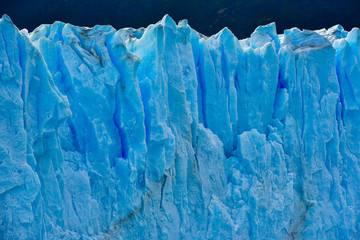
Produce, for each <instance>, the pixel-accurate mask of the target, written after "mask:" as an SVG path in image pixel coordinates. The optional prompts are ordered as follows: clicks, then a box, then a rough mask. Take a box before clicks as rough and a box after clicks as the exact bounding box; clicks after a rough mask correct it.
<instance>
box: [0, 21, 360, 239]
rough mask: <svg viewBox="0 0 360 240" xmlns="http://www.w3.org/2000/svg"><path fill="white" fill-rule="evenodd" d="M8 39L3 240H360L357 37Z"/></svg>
mask: <svg viewBox="0 0 360 240" xmlns="http://www.w3.org/2000/svg"><path fill="white" fill-rule="evenodd" d="M0 33H1V35H0V84H1V86H0V106H1V107H0V111H1V114H0V239H360V169H359V163H360V31H359V29H358V28H353V29H352V30H351V31H349V32H348V31H345V30H344V29H343V28H342V27H341V26H340V25H336V26H334V27H332V28H329V29H321V30H316V31H310V30H300V29H298V28H292V29H289V30H285V31H284V33H283V34H277V31H276V26H275V24H274V23H271V24H268V25H265V26H259V27H258V28H257V29H256V30H255V31H254V33H253V34H252V35H251V36H250V37H249V38H247V39H243V40H239V39H237V38H236V37H235V36H234V35H233V33H232V32H231V31H230V30H229V29H227V28H224V29H223V30H221V31H220V32H219V33H217V34H215V35H213V36H211V37H207V36H204V35H202V34H201V33H198V32H197V31H195V30H194V29H192V28H191V27H190V26H189V25H188V23H187V21H186V20H182V21H180V22H179V23H178V24H176V23H175V22H174V20H173V19H171V18H170V17H169V16H168V15H166V16H164V18H163V19H162V20H161V21H159V22H158V23H156V24H152V25H150V26H148V27H147V28H139V29H133V28H124V29H120V30H116V29H114V28H113V27H111V26H95V27H93V28H88V27H77V26H73V25H71V24H65V23H62V22H55V23H53V24H47V25H41V26H39V27H38V28H36V29H35V30H34V31H33V32H30V33H29V32H28V31H27V30H26V29H23V30H21V31H20V30H19V29H18V28H17V27H16V26H15V25H14V24H13V23H12V21H11V19H10V18H9V17H8V16H7V15H4V16H3V17H2V18H1V20H0Z"/></svg>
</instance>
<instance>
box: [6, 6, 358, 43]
mask: <svg viewBox="0 0 360 240" xmlns="http://www.w3.org/2000/svg"><path fill="white" fill-rule="evenodd" d="M0 13H1V14H4V13H6V14H8V15H9V16H10V17H11V18H12V20H13V21H14V23H15V24H16V25H17V26H18V27H19V28H20V29H21V28H27V29H28V30H29V31H31V30H33V29H34V28H35V27H37V26H39V25H40V24H42V23H53V22H54V21H55V20H60V21H63V22H69V23H72V24H74V25H82V26H93V25H96V24H111V25H113V26H114V27H115V28H122V27H128V26H131V27H135V28H137V27H145V26H147V25H149V24H151V23H155V22H157V21H158V20H160V19H161V18H162V17H163V16H164V15H165V14H166V13H168V14H169V15H170V16H171V17H172V18H173V19H174V20H176V21H178V20H181V19H184V18H187V19H188V20H189V24H190V25H191V26H192V27H193V28H195V29H196V30H197V31H199V32H201V33H203V34H205V35H212V34H214V33H216V32H218V31H219V30H221V29H222V28H223V27H225V26H227V27H229V28H230V29H231V30H232V31H233V33H234V34H235V35H236V36H238V37H240V38H244V37H248V36H249V35H250V34H251V33H252V32H253V30H254V29H255V28H256V27H257V26H258V25H262V24H266V23H269V22H273V21H275V22H276V24H277V29H278V33H281V32H282V31H283V30H284V29H287V28H291V27H294V26H296V27H299V28H302V29H303V28H305V29H320V28H323V27H325V28H328V27H330V26H333V25H335V24H337V23H339V24H341V25H343V27H344V28H345V29H347V30H350V29H351V28H352V27H355V26H358V27H359V26H360V0H342V1H338V0H298V1H292V0H247V1H243V0H235V1H234V0H233V1H231V0H214V1H209V0H177V1H173V0H81V1H80V0H0Z"/></svg>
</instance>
